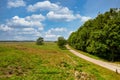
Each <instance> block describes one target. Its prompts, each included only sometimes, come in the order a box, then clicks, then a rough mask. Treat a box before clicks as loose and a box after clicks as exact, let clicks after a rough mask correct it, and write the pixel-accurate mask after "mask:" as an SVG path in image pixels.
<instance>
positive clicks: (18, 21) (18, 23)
mask: <svg viewBox="0 0 120 80" xmlns="http://www.w3.org/2000/svg"><path fill="white" fill-rule="evenodd" d="M44 20H45V17H44V16H42V15H41V14H39V15H35V14H33V15H31V16H26V17H24V18H20V17H19V16H14V17H13V18H12V19H10V20H8V21H7V25H8V26H12V27H17V28H20V27H38V28H39V30H43V24H42V23H41V21H44Z"/></svg>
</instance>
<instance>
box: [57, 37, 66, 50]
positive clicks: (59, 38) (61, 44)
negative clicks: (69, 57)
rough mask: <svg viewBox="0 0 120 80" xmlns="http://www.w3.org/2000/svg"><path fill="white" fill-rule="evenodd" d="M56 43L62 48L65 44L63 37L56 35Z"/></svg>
mask: <svg viewBox="0 0 120 80" xmlns="http://www.w3.org/2000/svg"><path fill="white" fill-rule="evenodd" d="M57 44H58V46H59V47H60V48H62V49H64V48H65V44H66V40H65V39H64V37H58V41H57Z"/></svg>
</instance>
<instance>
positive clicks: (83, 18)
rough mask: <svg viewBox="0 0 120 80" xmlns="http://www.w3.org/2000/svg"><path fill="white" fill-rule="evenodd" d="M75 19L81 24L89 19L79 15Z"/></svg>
mask: <svg viewBox="0 0 120 80" xmlns="http://www.w3.org/2000/svg"><path fill="white" fill-rule="evenodd" d="M76 18H78V19H80V20H81V21H82V22H85V21H87V20H89V19H91V17H87V16H81V15H80V14H77V15H76Z"/></svg>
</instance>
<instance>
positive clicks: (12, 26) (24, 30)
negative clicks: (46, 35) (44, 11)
mask: <svg viewBox="0 0 120 80" xmlns="http://www.w3.org/2000/svg"><path fill="white" fill-rule="evenodd" d="M44 20H45V17H44V16H43V15H41V14H33V15H31V16H26V17H23V18H21V17H19V16H14V17H12V18H11V19H8V20H7V22H6V23H5V24H1V25H0V31H4V32H6V33H4V34H3V36H5V35H8V34H9V35H10V36H11V38H12V39H15V40H27V39H30V38H31V40H35V39H36V38H37V37H39V36H41V32H42V31H43V29H44V26H43V24H42V21H44Z"/></svg>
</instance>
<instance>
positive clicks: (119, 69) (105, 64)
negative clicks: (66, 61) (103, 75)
mask: <svg viewBox="0 0 120 80" xmlns="http://www.w3.org/2000/svg"><path fill="white" fill-rule="evenodd" d="M66 47H67V49H69V51H70V52H72V53H73V54H75V55H76V56H78V57H80V58H83V59H85V60H87V61H89V62H92V63H94V64H97V65H99V66H102V67H104V68H107V69H109V70H112V71H114V72H117V73H120V67H119V66H116V65H112V64H110V63H108V62H104V61H101V60H96V59H93V58H90V57H88V56H85V55H83V54H80V53H79V52H77V51H75V50H72V49H71V48H70V47H69V46H68V45H66Z"/></svg>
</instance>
